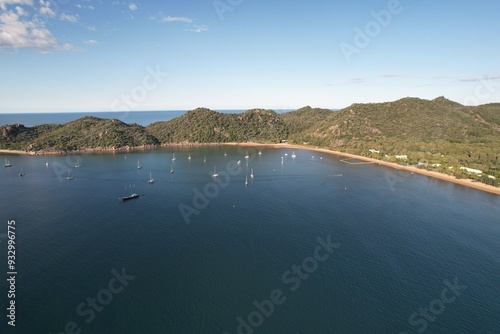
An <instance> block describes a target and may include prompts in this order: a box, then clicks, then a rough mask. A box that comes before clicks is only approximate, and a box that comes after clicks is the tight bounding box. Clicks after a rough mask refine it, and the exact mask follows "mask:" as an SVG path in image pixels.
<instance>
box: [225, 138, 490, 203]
mask: <svg viewBox="0 0 500 334" xmlns="http://www.w3.org/2000/svg"><path fill="white" fill-rule="evenodd" d="M224 145H234V146H254V147H259V146H260V147H272V148H290V149H297V150H309V151H314V152H321V153H325V154H332V155H337V156H341V157H346V158H353V159H358V160H362V161H366V162H370V163H374V164H379V165H382V166H387V167H391V168H394V169H399V170H406V171H409V172H413V173H415V174H421V175H425V176H429V177H433V178H436V179H440V180H443V181H448V182H453V183H455V184H459V185H462V186H466V187H470V188H474V189H478V190H482V191H486V192H488V193H491V194H496V195H500V188H497V187H494V186H490V185H487V184H484V183H480V182H474V181H472V180H468V179H457V178H455V177H454V176H451V175H446V174H443V173H439V172H433V171H428V170H425V169H420V168H417V167H414V166H403V165H399V164H396V163H393V162H387V161H382V160H378V159H373V158H368V157H363V156H359V155H355V154H349V153H344V152H339V151H332V150H328V149H324V148H317V147H310V146H306V145H292V144H259V143H251V142H248V143H231V144H224Z"/></svg>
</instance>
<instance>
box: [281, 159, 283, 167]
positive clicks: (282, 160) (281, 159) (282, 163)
mask: <svg viewBox="0 0 500 334" xmlns="http://www.w3.org/2000/svg"><path fill="white" fill-rule="evenodd" d="M281 164H282V165H283V157H281Z"/></svg>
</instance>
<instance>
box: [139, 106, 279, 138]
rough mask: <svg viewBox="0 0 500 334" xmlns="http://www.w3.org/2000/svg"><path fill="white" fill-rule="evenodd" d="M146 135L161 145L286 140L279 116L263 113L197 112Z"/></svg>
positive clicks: (159, 125)
mask: <svg viewBox="0 0 500 334" xmlns="http://www.w3.org/2000/svg"><path fill="white" fill-rule="evenodd" d="M146 131H147V132H148V133H150V134H151V135H153V136H155V137H156V138H158V140H159V141H160V142H162V143H187V142H189V143H227V142H244V141H255V142H279V141H280V140H281V139H284V138H286V137H287V136H288V131H287V126H286V124H285V122H284V121H283V120H282V119H281V118H280V117H279V115H278V114H277V113H276V112H274V111H272V110H264V109H252V110H248V111H246V112H244V113H242V114H225V113H219V112H215V111H212V110H209V109H205V108H198V109H195V110H192V111H189V112H187V113H186V114H184V115H182V116H180V117H177V118H175V119H173V120H171V121H167V122H157V123H153V124H151V125H149V126H147V127H146Z"/></svg>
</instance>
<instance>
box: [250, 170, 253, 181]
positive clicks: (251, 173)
mask: <svg viewBox="0 0 500 334" xmlns="http://www.w3.org/2000/svg"><path fill="white" fill-rule="evenodd" d="M250 178H252V179H253V168H252V169H251V170H250Z"/></svg>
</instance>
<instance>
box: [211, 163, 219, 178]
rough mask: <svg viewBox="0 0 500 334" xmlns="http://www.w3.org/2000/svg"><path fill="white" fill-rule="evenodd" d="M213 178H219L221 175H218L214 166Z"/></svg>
mask: <svg viewBox="0 0 500 334" xmlns="http://www.w3.org/2000/svg"><path fill="white" fill-rule="evenodd" d="M212 177H213V178H214V179H215V178H216V177H219V174H217V172H216V170H215V166H214V173H213V174H212Z"/></svg>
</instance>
